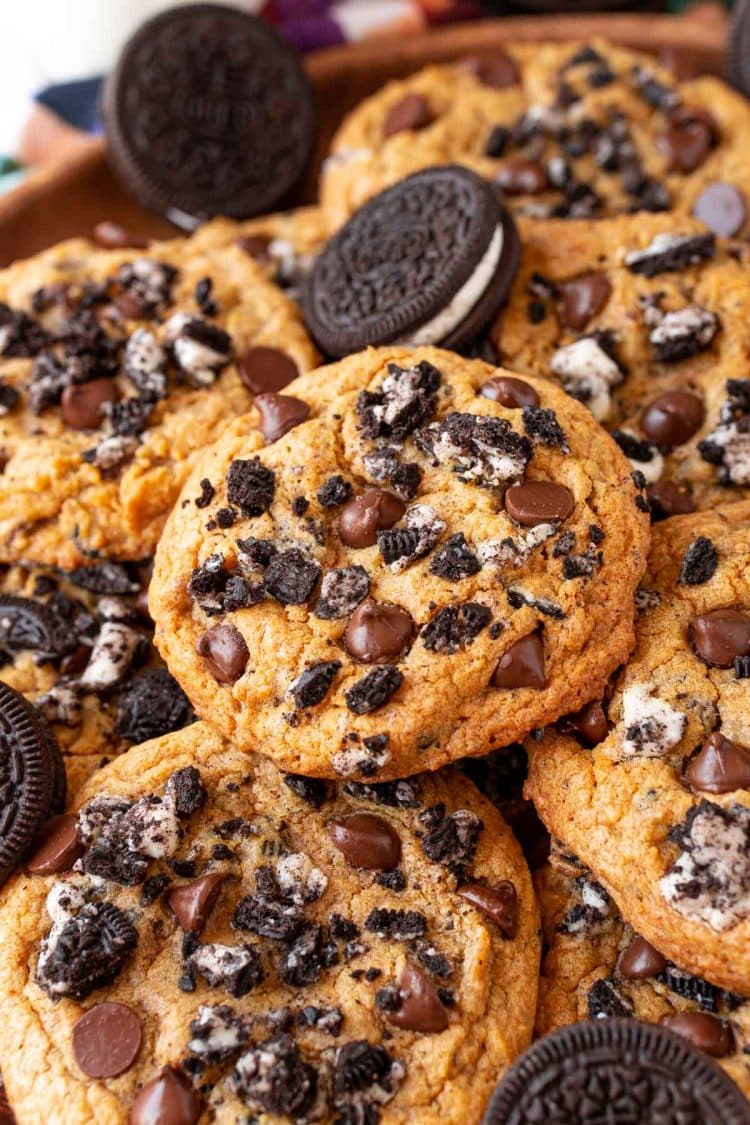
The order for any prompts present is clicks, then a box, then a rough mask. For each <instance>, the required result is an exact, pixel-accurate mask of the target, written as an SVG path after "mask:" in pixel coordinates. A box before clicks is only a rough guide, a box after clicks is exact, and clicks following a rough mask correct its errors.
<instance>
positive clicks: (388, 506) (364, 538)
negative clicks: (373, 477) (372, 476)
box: [338, 488, 406, 548]
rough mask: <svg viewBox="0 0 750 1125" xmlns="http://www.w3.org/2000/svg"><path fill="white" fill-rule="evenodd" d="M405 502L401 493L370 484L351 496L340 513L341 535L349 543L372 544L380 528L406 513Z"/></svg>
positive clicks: (393, 522) (388, 525) (384, 528)
mask: <svg viewBox="0 0 750 1125" xmlns="http://www.w3.org/2000/svg"><path fill="white" fill-rule="evenodd" d="M405 511H406V505H405V504H404V503H403V501H402V500H400V499H399V497H398V496H394V494H393V493H392V492H387V491H385V490H384V489H382V488H370V489H368V490H367V492H364V493H362V495H361V496H356V497H355V498H354V499H353V500H350V501H349V503H348V504H347V505H346V507H345V508H343V510H342V511H341V514H340V515H339V522H338V528H339V535H340V536H341V540H342V542H344V543H346V545H347V547H355V548H361V547H372V546H373V545H374V544H375V543H376V541H377V532H378V531H385V530H387V529H388V528H390V527H393V525H394V524H395V523H398V521H399V520H400V519H401V517H402V516H403V514H404V512H405Z"/></svg>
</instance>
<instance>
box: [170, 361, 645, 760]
mask: <svg viewBox="0 0 750 1125" xmlns="http://www.w3.org/2000/svg"><path fill="white" fill-rule="evenodd" d="M531 399H533V400H534V402H535V405H533V406H532V405H525V406H522V405H521V403H522V402H524V401H525V402H529V401H530V400H531ZM257 401H258V406H259V410H258V412H257V413H256V414H250V415H248V416H247V417H246V418H244V419H241V420H238V421H237V422H235V423H233V424H231V425H229V426H228V427H227V433H226V434H225V437H224V438H223V439H222V441H220V442H219V443H217V444H216V445H215V446H214V447H213V448H212V449H211V450H210V451H207V453H206V455H205V457H204V458H203V459H202V460H201V462H200V464H199V465H198V466H197V467H196V469H195V472H194V474H193V476H192V478H191V479H190V480H189V482H188V483H187V485H186V486H185V490H184V492H183V496H182V499H181V501H180V502H179V503H178V504H177V506H176V507H175V509H174V512H173V514H172V517H171V519H170V522H169V523H168V525H167V528H166V531H165V535H164V538H163V540H162V545H161V546H160V549H159V550H158V552H157V556H156V563H155V569H154V577H153V580H152V583H151V586H150V591H149V605H150V610H151V613H152V616H153V617H154V620H155V621H156V622H157V630H156V643H157V646H158V648H159V651H160V652H161V653H162V656H163V657H164V659H165V660H166V662H167V665H168V666H169V668H170V671H171V672H172V674H173V675H174V676H175V677H176V679H177V680H178V682H179V683H180V684H181V685H182V687H183V689H184V690H185V692H186V693H187V695H188V696H189V698H190V699H191V701H192V703H193V705H194V706H195V708H196V711H197V712H198V714H200V715H201V716H202V717H205V718H207V719H209V720H210V721H211V722H212V723H214V724H215V725H216V727H217V729H219V730H221V731H222V733H224V734H225V735H226V736H227V737H230V738H232V739H234V740H235V741H236V742H237V743H238V744H239V745H240V746H241V747H243V748H247V749H258V750H259V751H260V752H262V753H265V754H269V755H270V756H271V757H273V758H274V760H275V761H276V763H277V764H278V765H280V766H281V767H283V768H286V769H293V770H295V771H299V772H302V773H306V774H311V775H314V776H323V777H326V776H328V777H336V776H337V775H338V776H340V775H347V776H349V775H351V776H355V777H356V776H365V777H378V778H393V777H403V776H405V775H408V774H410V773H415V772H418V771H419V770H422V769H435V768H437V767H438V766H441V765H443V764H445V763H446V762H449V761H452V760H455V759H457V758H459V757H463V756H465V755H470V756H473V755H477V754H484V753H486V752H487V751H488V750H490V749H492V748H493V747H500V746H505V745H507V744H508V743H509V742H512V741H514V740H517V739H518V738H519V737H520V735H521V732H528V731H529V730H531V729H532V728H534V727H536V726H540V725H543V724H544V723H546V722H549V721H551V720H552V718H553V717H554V716H556V715H559V714H561V713H563V712H564V711H565V710H566V709H568V710H569V709H571V703H570V702H569V701H572V700H576V703H575V707H577V706H581V705H583V703H585V702H586V700H587V699H590V698H591V697H592V696H595V695H596V693H597V692H599V691H601V689H602V688H603V686H604V684H605V682H606V680H607V678H608V676H609V674H610V673H611V671H612V670H613V669H614V668H615V667H616V666H617V664H618V663H620V662H621V661H623V660H624V659H625V657H626V656H627V654H628V652H629V651H630V647H631V645H632V638H633V634H632V629H633V623H632V602H631V598H632V593H633V589H634V587H635V585H636V584H637V582H638V579H639V576H640V574H641V572H642V570H643V567H644V566H645V554H646V550H647V543H648V528H647V526H646V525H647V519H646V515H645V513H644V511H643V508H644V506H645V502H644V500H643V497H642V495H641V494H640V492H639V490H638V488H637V486H636V484H635V483H634V482H633V480H632V479H631V476H630V467H629V465H628V464H627V462H626V461H625V460H624V458H623V457H622V455H621V454H620V453H619V451H618V450H617V447H616V446H615V445H614V443H613V442H612V440H611V439H610V438H609V437H608V436H607V435H606V434H605V433H604V432H603V431H602V430H601V429H600V428H599V427H598V426H596V425H595V424H594V423H593V421H592V420H591V417H590V415H589V414H588V413H587V412H586V411H585V409H584V408H582V407H581V406H580V405H579V404H578V403H575V402H574V401H573V400H571V399H569V398H567V397H566V396H564V395H562V394H561V393H560V392H559V390H558V389H557V388H555V387H553V386H552V385H551V384H549V383H546V382H543V381H541V380H534V379H530V380H529V381H528V382H523V381H521V382H519V380H517V379H515V377H513V376H509V375H508V374H507V373H505V372H504V371H502V369H499V368H494V367H491V366H490V365H488V364H485V363H482V362H480V361H477V360H467V359H463V358H461V357H459V356H457V355H455V354H453V353H450V352H446V351H441V350H439V349H431V348H420V349H416V350H413V351H410V350H407V349H405V348H384V349H372V350H369V351H367V352H364V353H362V354H361V355H356V356H350V357H349V358H348V359H346V360H343V361H342V362H340V363H338V364H335V365H332V366H329V367H326V368H324V369H322V372H321V373H315V372H312V373H311V374H310V375H309V376H307V377H303V378H302V379H300V380H298V381H297V382H295V383H293V384H291V385H290V386H289V387H287V388H286V389H285V391H284V394H283V395H281V396H277V397H273V396H262V397H261V398H259V399H258V400H257ZM264 435H266V437H265V438H264ZM204 479H205V480H207V481H208V482H209V483H210V485H211V488H212V489H213V493H212V501H211V503H210V504H209V506H208V507H207V508H203V507H196V504H195V498H196V496H198V495H200V481H201V480H204Z"/></svg>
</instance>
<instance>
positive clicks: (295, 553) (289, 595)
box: [235, 462, 321, 605]
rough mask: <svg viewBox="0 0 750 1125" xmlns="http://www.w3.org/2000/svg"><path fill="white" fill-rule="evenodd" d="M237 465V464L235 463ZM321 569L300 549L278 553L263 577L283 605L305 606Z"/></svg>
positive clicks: (271, 591)
mask: <svg viewBox="0 0 750 1125" xmlns="http://www.w3.org/2000/svg"><path fill="white" fill-rule="evenodd" d="M235 464H236V462H235ZM320 572H321V567H320V563H318V562H317V561H316V560H315V559H314V558H312V557H311V556H310V555H308V554H307V552H306V551H303V550H301V549H300V548H299V547H290V548H289V549H288V550H286V551H278V552H277V553H276V554H275V555H274V556H273V558H272V559H271V561H270V562H269V564H268V566H267V567H266V573H265V575H264V577H263V584H264V586H265V588H266V590H267V591H268V593H269V594H270V595H271V597H273V598H275V599H276V601H277V602H281V604H282V605H303V604H304V602H306V601H307V600H308V598H309V597H310V595H311V594H312V592H313V590H314V589H315V587H316V586H317V584H318V579H319V578H320Z"/></svg>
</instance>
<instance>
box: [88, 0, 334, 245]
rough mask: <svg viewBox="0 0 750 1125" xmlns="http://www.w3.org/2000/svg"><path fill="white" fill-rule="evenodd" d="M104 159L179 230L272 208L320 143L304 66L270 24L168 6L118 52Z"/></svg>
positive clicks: (201, 7)
mask: <svg viewBox="0 0 750 1125" xmlns="http://www.w3.org/2000/svg"><path fill="white" fill-rule="evenodd" d="M102 115H103V118H104V129H105V136H106V139H107V151H108V156H109V160H110V162H111V164H112V167H113V169H114V171H115V172H116V174H117V175H118V176H119V177H120V178H121V179H122V181H123V182H124V183H125V185H126V186H127V187H128V189H129V190H130V191H131V192H132V193H133V194H134V195H135V196H136V198H137V199H138V200H139V202H140V203H141V204H142V205H143V206H145V207H149V208H151V209H153V210H156V211H160V212H161V213H162V214H164V215H166V216H167V217H168V218H170V219H172V221H174V222H176V223H177V224H178V225H179V226H183V227H188V228H192V227H194V226H196V225H197V222H198V220H200V219H206V218H210V217H211V216H212V215H230V216H233V217H234V218H247V217H248V216H250V215H257V214H259V213H260V212H262V211H269V210H272V208H273V207H274V205H275V204H277V203H278V202H279V201H280V200H281V199H283V198H284V196H285V195H286V194H287V193H288V192H289V190H290V189H291V188H292V187H293V186H294V185H295V183H296V182H297V180H298V179H299V178H300V176H301V175H302V172H303V170H304V168H305V165H306V163H307V160H308V157H309V155H310V151H311V149H312V145H313V141H314V138H315V121H314V116H315V115H314V108H313V101H312V92H311V89H310V85H309V82H308V80H307V78H306V76H305V74H304V71H303V69H302V66H301V65H300V62H299V59H298V57H297V55H296V54H295V52H294V51H293V49H292V48H291V47H290V46H289V44H288V43H286V41H285V40H284V39H282V37H281V36H280V35H279V34H278V33H277V32H276V31H274V29H273V28H271V27H269V25H268V24H267V23H265V22H264V21H262V20H260V19H257V18H256V17H254V16H251V15H249V14H247V13H246V12H242V11H239V10H238V9H237V8H231V7H227V6H224V5H221V4H194V5H190V6H189V7H180V8H175V9H170V10H169V11H167V12H163V13H161V14H160V15H157V16H155V17H154V18H152V19H150V20H148V21H147V22H146V23H144V24H142V25H141V27H140V28H139V29H138V30H137V31H136V32H135V34H134V35H133V36H132V37H131V38H130V39H129V40H128V42H127V43H126V44H125V46H124V47H123V49H122V52H121V54H120V57H119V59H118V61H117V64H116V66H115V68H114V70H113V71H112V73H111V74H110V76H109V78H108V79H107V82H106V84H105V88H104V94H103V99H102Z"/></svg>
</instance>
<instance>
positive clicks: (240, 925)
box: [232, 894, 305, 941]
mask: <svg viewBox="0 0 750 1125" xmlns="http://www.w3.org/2000/svg"><path fill="white" fill-rule="evenodd" d="M304 922H305V917H304V914H303V913H302V911H301V910H300V908H299V907H298V906H295V905H294V904H293V903H285V902H275V901H271V900H269V899H266V898H265V897H264V896H263V895H260V894H257V895H246V896H245V898H243V899H240V901H239V902H238V903H237V906H236V908H235V911H234V916H233V918H232V925H233V926H234V928H235V929H237V930H249V931H250V932H251V933H253V934H259V935H260V936H261V937H265V938H269V939H270V940H271V941H293V940H294V938H295V937H296V936H297V934H298V933H299V932H300V930H301V929H302V927H303V925H304Z"/></svg>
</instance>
